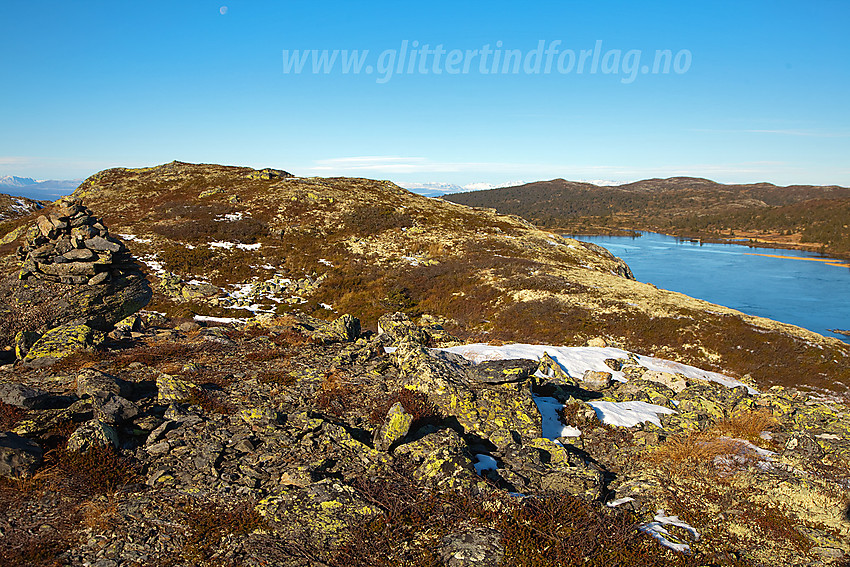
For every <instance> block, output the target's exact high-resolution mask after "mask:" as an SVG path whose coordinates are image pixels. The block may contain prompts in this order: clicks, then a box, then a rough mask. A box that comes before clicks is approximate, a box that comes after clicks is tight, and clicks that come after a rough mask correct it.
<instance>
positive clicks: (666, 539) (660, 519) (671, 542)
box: [640, 510, 699, 553]
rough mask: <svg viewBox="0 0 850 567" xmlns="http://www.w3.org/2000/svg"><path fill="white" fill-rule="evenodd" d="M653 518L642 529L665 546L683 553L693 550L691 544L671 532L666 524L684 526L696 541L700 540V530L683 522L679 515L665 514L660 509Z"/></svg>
mask: <svg viewBox="0 0 850 567" xmlns="http://www.w3.org/2000/svg"><path fill="white" fill-rule="evenodd" d="M653 520H654V521H652V522H647V523H646V524H642V525H641V526H640V529H641V530H642V531H644V532H646V533H648V534H649V535H651V536H652V537H654V538H655V539H657V540H658V542H659V543H661V545H663V546H666V547H669V548H670V549H674V550H676V551H679V552H682V553H689V552H690V551H691V546H690V545H688V544H687V543H685V542H683V541H682V540H680V539H679V538H677V537H676V536H674V535H673V534H671V533H670V532H669V531H668V530H667V528H665V527H664V526H665V525H668V526H676V527H679V528H682V529H684V530H686V531H687V532H688V533H689V534H690V535H691V538H693V540H694V541H699V532H698V531H697V530H696V528H694V527H693V526H691V525H689V524H688V523H686V522H683V521H682V520H680V519H679V517H678V516H667V515H665V514H664V510H658V512H657V513H656V514H655V517H654V518H653Z"/></svg>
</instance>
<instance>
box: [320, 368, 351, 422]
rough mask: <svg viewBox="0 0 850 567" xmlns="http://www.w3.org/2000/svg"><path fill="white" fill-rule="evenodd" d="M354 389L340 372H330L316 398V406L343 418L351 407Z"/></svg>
mask: <svg viewBox="0 0 850 567" xmlns="http://www.w3.org/2000/svg"><path fill="white" fill-rule="evenodd" d="M353 394H354V389H353V388H352V386H351V385H350V384H348V383H346V382H345V381H344V380H343V379H342V376H341V375H340V374H339V373H338V372H328V373H327V374H326V375H325V378H324V379H323V380H322V388H321V391H320V392H319V394H318V395H317V396H316V406H317V407H319V408H321V409H322V410H324V411H327V412H329V413H330V414H332V415H334V416H336V417H342V416H343V415H344V414H345V412H346V411H348V410H349V409H350V408H351V407H352V404H351V398H352V396H353Z"/></svg>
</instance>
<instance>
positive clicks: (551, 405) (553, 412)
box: [534, 396, 581, 441]
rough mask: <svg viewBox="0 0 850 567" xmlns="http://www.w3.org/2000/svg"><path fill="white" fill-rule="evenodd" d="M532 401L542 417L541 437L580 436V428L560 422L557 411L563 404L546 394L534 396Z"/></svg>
mask: <svg viewBox="0 0 850 567" xmlns="http://www.w3.org/2000/svg"><path fill="white" fill-rule="evenodd" d="M534 403H535V404H537V409H538V410H540V416H541V417H542V418H543V424H542V425H543V437H546V438H547V439H552V440H553V441H554V440H556V439H557V438H558V437H579V436H581V430H579V429H577V428H575V427H573V426H572V425H564V424H563V423H562V422H561V418H560V416H559V415H558V411H559V410H561V409H563V407H564V404H562V403H561V402H559V401H558V400H556V399H555V398H549V397H546V396H534Z"/></svg>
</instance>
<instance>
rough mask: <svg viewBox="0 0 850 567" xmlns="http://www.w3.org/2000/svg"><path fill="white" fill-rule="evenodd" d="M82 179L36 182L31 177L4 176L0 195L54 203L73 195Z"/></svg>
mask: <svg viewBox="0 0 850 567" xmlns="http://www.w3.org/2000/svg"><path fill="white" fill-rule="evenodd" d="M82 181H83V180H82V179H48V180H37V179H33V178H32V177H19V176H17V175H4V176H2V177H0V193H9V194H12V195H17V196H21V197H28V198H30V199H37V200H49V201H55V200H56V199H57V198H59V197H61V196H62V195H69V194H71V193H73V191H74V189H76V188H77V186H78V185H79V184H80V183H82Z"/></svg>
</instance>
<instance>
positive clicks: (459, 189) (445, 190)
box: [399, 181, 526, 197]
mask: <svg viewBox="0 0 850 567" xmlns="http://www.w3.org/2000/svg"><path fill="white" fill-rule="evenodd" d="M524 183H526V182H525V181H509V182H507V183H501V184H499V185H493V184H492V183H485V182H476V183H467V184H466V185H458V184H456V183H446V182H443V181H427V182H425V183H416V182H400V183H399V186H401V187H404V188H405V189H407V190H409V191H412V192H414V193H418V194H419V195H425V196H426V197H439V196H441V195H447V194H449V193H466V192H468V191H484V190H486V189H498V188H500V187H513V186H515V185H522V184H524Z"/></svg>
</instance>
